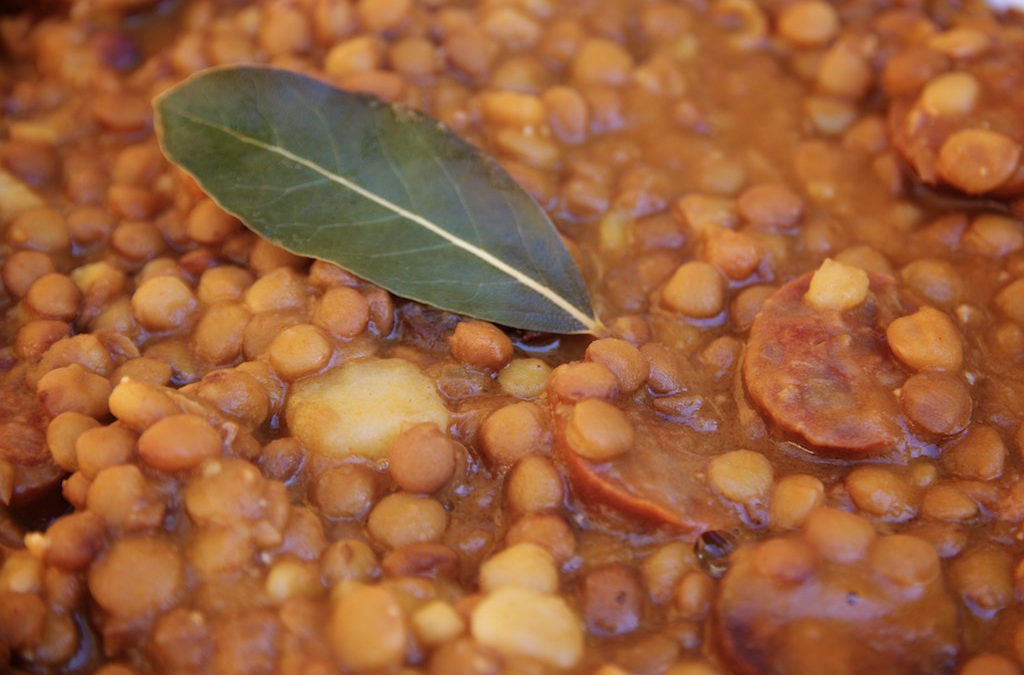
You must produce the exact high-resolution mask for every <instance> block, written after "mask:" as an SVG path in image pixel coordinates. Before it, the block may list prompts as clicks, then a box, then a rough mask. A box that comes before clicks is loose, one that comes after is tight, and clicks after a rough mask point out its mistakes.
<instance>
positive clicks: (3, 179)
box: [0, 169, 45, 221]
mask: <svg viewBox="0 0 1024 675" xmlns="http://www.w3.org/2000/svg"><path fill="white" fill-rule="evenodd" d="M44 205H45V202H44V201H43V200H42V198H41V197H40V196H39V195H37V194H36V193H35V191H34V190H32V188H30V187H29V186H27V185H25V183H23V182H21V180H19V179H18V178H16V177H15V176H14V175H13V174H11V173H8V172H7V171H4V170H3V169H0V221H8V220H10V219H11V218H13V217H14V216H16V215H17V214H19V213H21V212H22V211H27V210H28V209H32V208H35V207H37V206H44Z"/></svg>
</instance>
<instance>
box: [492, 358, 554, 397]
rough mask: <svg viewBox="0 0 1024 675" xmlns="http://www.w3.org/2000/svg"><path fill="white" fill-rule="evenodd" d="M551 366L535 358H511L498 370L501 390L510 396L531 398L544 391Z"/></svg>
mask: <svg viewBox="0 0 1024 675" xmlns="http://www.w3.org/2000/svg"><path fill="white" fill-rule="evenodd" d="M550 374H551V366H549V365H548V364H546V363H545V362H544V361H541V360H540V359H535V358H525V359H516V358H513V359H512V360H511V361H509V362H508V365H506V366H505V367H504V368H502V369H501V370H500V371H499V372H498V384H499V385H501V390H502V391H503V392H505V393H506V394H509V395H510V396H515V397H516V398H522V399H533V398H537V397H538V396H540V395H541V394H542V393H544V387H545V386H546V385H547V381H548V376H549V375H550Z"/></svg>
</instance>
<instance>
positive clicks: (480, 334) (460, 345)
mask: <svg viewBox="0 0 1024 675" xmlns="http://www.w3.org/2000/svg"><path fill="white" fill-rule="evenodd" d="M448 342H449V345H450V346H451V350H452V356H454V357H455V359H456V360H458V361H459V362H460V363H465V364H467V365H470V366H472V367H474V368H479V369H481V370H489V371H494V370H500V369H501V368H502V367H504V366H505V365H506V364H507V363H508V362H509V361H510V360H511V359H512V341H511V340H510V339H509V338H508V336H507V335H505V333H503V332H502V331H501V330H500V329H498V328H497V327H496V326H495V325H494V324H491V323H487V322H486V321H462V322H460V323H459V324H458V325H457V326H456V327H455V332H454V333H453V334H452V336H451V338H450V339H449V341H448Z"/></svg>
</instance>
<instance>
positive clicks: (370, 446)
mask: <svg viewBox="0 0 1024 675" xmlns="http://www.w3.org/2000/svg"><path fill="white" fill-rule="evenodd" d="M285 418H286V419H287V421H288V428H289V429H290V430H291V432H292V435H294V436H295V437H296V438H297V439H299V441H300V442H301V443H302V444H303V445H304V446H306V448H308V449H310V450H312V451H314V452H319V453H321V454H323V455H327V456H330V457H345V456H349V455H360V456H363V457H368V458H370V459H383V458H384V456H385V454H386V452H387V449H388V445H390V443H391V441H392V440H393V439H394V438H395V437H396V436H398V434H400V433H401V432H402V431H404V430H405V429H407V428H409V427H411V426H413V425H415V424H419V423H421V422H433V423H434V424H436V425H437V426H438V427H440V428H441V429H446V428H447V427H448V422H449V412H448V409H447V408H446V407H445V405H444V402H443V401H442V400H441V397H440V395H439V394H438V393H437V389H436V387H435V386H434V381H433V380H431V379H430V378H429V377H427V376H426V375H424V374H423V373H422V372H420V370H419V369H418V368H417V367H416V366H414V365H413V364H412V363H410V362H409V361H405V360H403V359H359V360H356V361H349V362H347V363H345V364H343V365H341V366H339V367H337V368H333V369H331V370H329V371H327V372H326V373H323V374H322V375H318V376H316V377H311V378H309V379H306V380H302V381H300V382H298V383H297V384H296V385H295V386H294V388H293V390H292V392H291V393H290V395H289V396H288V402H287V404H286V408H285Z"/></svg>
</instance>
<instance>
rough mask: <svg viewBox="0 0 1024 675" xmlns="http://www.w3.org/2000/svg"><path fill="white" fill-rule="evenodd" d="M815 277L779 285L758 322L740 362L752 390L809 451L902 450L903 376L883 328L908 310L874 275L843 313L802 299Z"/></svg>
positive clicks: (889, 283) (893, 290)
mask: <svg viewBox="0 0 1024 675" xmlns="http://www.w3.org/2000/svg"><path fill="white" fill-rule="evenodd" d="M810 279H811V275H810V274H808V275H805V276H802V277H800V278H798V279H796V280H794V281H792V282H790V283H788V284H786V285H785V286H783V287H782V288H780V289H779V290H778V291H776V293H775V294H774V295H773V296H772V297H771V298H770V299H769V300H768V301H767V302H766V303H765V304H764V307H763V308H762V309H761V312H760V313H759V314H758V315H757V317H756V318H755V319H754V323H753V325H752V326H751V329H750V339H749V341H748V343H747V351H746V354H745V356H744V363H743V379H744V383H745V384H746V388H747V392H748V393H749V394H750V397H751V398H752V399H753V401H754V402H755V403H756V404H757V405H758V406H759V407H760V408H761V410H763V411H764V412H765V413H766V414H767V415H768V417H769V418H771V420H772V422H774V423H775V424H776V426H778V427H779V428H780V429H781V430H783V431H784V432H787V433H790V434H795V435H797V436H799V437H800V438H801V439H802V440H803V441H806V443H808V444H810V445H811V446H813V447H811V448H809V449H810V450H812V451H817V452H819V453H822V454H833V455H839V456H846V457H858V456H864V455H877V454H886V453H891V452H893V451H898V450H899V449H901V448H902V446H903V444H904V437H905V433H904V430H903V417H902V415H901V413H900V408H899V403H898V401H897V398H896V395H895V393H894V390H895V389H896V388H898V387H899V386H900V384H902V382H903V380H904V379H905V378H906V376H905V374H904V373H903V372H902V371H901V369H900V367H899V366H898V365H897V363H896V361H895V358H894V357H893V356H892V353H891V352H890V351H889V347H888V344H887V342H886V339H885V327H886V326H887V325H888V324H889V322H890V321H891V320H892V319H894V318H896V317H897V316H900V315H903V314H905V313H906V308H905V307H904V306H903V304H902V302H901V300H900V299H899V297H898V295H897V292H896V288H895V284H894V282H892V281H891V280H890V279H888V278H886V277H882V276H878V275H870V285H869V293H868V298H867V300H865V301H864V302H863V303H861V304H860V305H858V306H857V307H855V308H853V309H850V310H847V311H845V312H838V311H835V310H822V309H816V308H814V307H812V306H811V305H809V304H808V303H806V302H804V300H803V297H804V294H805V293H806V292H807V288H808V286H809V284H810Z"/></svg>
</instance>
